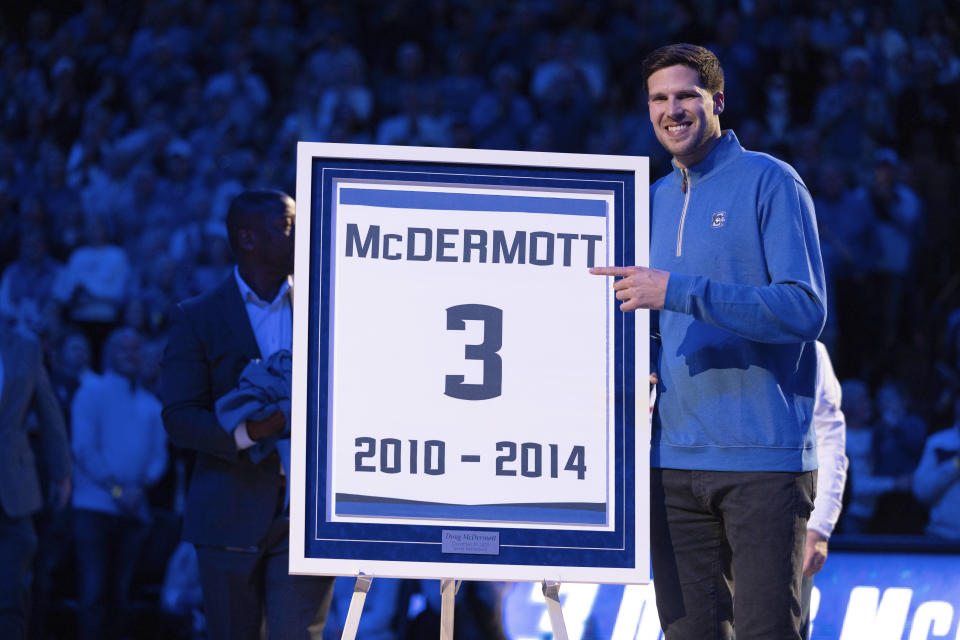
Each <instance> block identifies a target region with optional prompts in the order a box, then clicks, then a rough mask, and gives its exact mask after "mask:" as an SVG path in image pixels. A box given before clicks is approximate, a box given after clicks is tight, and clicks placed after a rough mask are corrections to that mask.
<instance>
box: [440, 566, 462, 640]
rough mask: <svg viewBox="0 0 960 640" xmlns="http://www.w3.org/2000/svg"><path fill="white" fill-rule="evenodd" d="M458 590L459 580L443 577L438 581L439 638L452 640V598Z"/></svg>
mask: <svg viewBox="0 0 960 640" xmlns="http://www.w3.org/2000/svg"><path fill="white" fill-rule="evenodd" d="M459 590H460V581H459V580H452V579H450V578H445V579H444V580H443V581H441V583H440V640H453V607H454V598H456V596H457V591H459Z"/></svg>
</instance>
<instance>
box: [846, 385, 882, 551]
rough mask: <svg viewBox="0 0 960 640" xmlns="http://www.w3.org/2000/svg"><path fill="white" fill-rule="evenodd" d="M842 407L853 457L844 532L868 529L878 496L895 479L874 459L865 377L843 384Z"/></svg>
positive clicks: (868, 391)
mask: <svg viewBox="0 0 960 640" xmlns="http://www.w3.org/2000/svg"><path fill="white" fill-rule="evenodd" d="M842 395H843V402H842V407H841V408H842V410H843V415H844V417H845V418H846V422H847V442H846V452H847V459H848V460H849V461H850V466H849V473H848V485H849V487H850V502H849V504H847V505H846V508H845V509H844V512H843V515H842V518H841V526H842V530H843V532H844V533H866V532H867V529H868V527H869V525H870V521H871V520H872V519H873V514H874V511H875V509H876V503H877V498H878V497H879V496H880V495H881V494H883V493H886V492H887V491H892V490H893V489H894V488H895V486H896V480H895V479H894V478H891V477H882V476H879V475H877V473H876V470H875V466H876V465H875V463H874V453H873V452H874V437H875V432H874V427H873V425H872V424H871V420H872V418H873V400H872V399H871V397H870V389H869V388H868V387H867V385H866V383H865V382H863V381H862V380H856V379H850V380H845V381H844V382H843V384H842Z"/></svg>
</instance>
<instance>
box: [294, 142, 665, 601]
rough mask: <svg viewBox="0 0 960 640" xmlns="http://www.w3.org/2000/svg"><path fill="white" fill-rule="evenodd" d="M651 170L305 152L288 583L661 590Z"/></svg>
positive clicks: (366, 150)
mask: <svg viewBox="0 0 960 640" xmlns="http://www.w3.org/2000/svg"><path fill="white" fill-rule="evenodd" d="M647 176H648V168H647V159H646V158H643V157H621V156H592V155H572V154H546V153H533V152H519V151H513V152H504V151H489V150H459V149H436V148H422V147H390V146H374V145H345V144H327V143H304V142H301V143H300V144H299V146H298V156H297V191H296V196H297V229H296V236H297V237H296V269H295V296H294V339H293V354H294V367H293V394H292V401H293V407H292V424H293V430H292V461H291V464H292V467H291V478H290V489H291V507H290V517H291V526H290V568H291V571H292V572H294V573H308V574H325V575H357V574H360V573H363V574H366V575H373V576H388V577H403V578H462V579H483V580H556V581H561V582H608V583H609V582H615V583H644V582H648V581H649V576H650V571H649V560H648V556H649V543H648V530H649V526H648V495H647V493H648V477H649V474H648V465H649V393H648V389H649V386H648V377H649V352H648V350H649V341H648V335H649V316H648V313H647V312H645V311H643V312H636V313H621V312H620V311H619V310H618V308H617V307H618V305H619V302H618V301H617V300H616V299H614V297H613V291H612V289H611V287H610V282H609V279H608V278H603V277H598V276H594V275H591V274H590V273H589V272H588V268H589V267H591V266H602V265H614V264H618V265H622V264H640V265H646V264H648V253H647V248H648V215H647V211H648V202H647V197H648V177H647Z"/></svg>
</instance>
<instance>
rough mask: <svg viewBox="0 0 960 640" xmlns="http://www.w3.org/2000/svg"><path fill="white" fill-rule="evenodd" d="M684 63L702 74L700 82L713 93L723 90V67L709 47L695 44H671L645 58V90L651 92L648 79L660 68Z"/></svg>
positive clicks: (643, 68)
mask: <svg viewBox="0 0 960 640" xmlns="http://www.w3.org/2000/svg"><path fill="white" fill-rule="evenodd" d="M678 64H682V65H683V66H685V67H690V68H691V69H693V70H694V71H696V72H697V75H699V76H700V84H702V85H703V87H704V88H705V89H706V90H707V91H709V92H710V93H711V94H714V93H717V92H718V91H723V68H722V67H721V66H720V60H719V59H718V58H717V56H716V55H714V53H713V52H712V51H710V50H709V49H706V48H704V47H701V46H698V45H695V44H685V43H679V44H670V45H667V46H665V47H660V48H659V49H657V50H655V51H653V52H652V53H651V54H650V55H648V56H647V57H646V58H644V59H643V64H642V66H641V69H642V72H643V92H644V93H645V94H647V93H649V91H648V89H647V80H648V79H649V78H650V76H651V75H653V74H654V73H656V72H657V71H659V70H660V69H666V68H667V67H672V66H674V65H678Z"/></svg>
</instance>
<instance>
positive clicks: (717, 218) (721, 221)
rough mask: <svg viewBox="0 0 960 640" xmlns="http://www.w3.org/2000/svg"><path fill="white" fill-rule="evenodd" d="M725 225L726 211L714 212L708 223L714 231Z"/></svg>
mask: <svg viewBox="0 0 960 640" xmlns="http://www.w3.org/2000/svg"><path fill="white" fill-rule="evenodd" d="M726 223H727V212H726V211H716V212H714V214H713V217H712V218H711V221H710V226H711V227H713V228H714V229H719V228H720V227H722V226H723V225H725V224H726Z"/></svg>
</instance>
